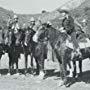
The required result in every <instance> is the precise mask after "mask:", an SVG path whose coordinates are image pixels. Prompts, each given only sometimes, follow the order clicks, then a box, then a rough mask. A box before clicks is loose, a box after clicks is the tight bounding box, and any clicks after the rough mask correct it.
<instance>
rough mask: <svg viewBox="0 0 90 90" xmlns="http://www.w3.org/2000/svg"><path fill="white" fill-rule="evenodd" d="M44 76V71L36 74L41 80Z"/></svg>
mask: <svg viewBox="0 0 90 90" xmlns="http://www.w3.org/2000/svg"><path fill="white" fill-rule="evenodd" d="M43 78H44V72H40V75H39V76H38V79H40V80H42V79H43Z"/></svg>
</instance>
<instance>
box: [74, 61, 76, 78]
mask: <svg viewBox="0 0 90 90" xmlns="http://www.w3.org/2000/svg"><path fill="white" fill-rule="evenodd" d="M73 67H74V71H73V77H74V78H75V77H76V61H75V60H73Z"/></svg>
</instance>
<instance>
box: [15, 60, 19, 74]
mask: <svg viewBox="0 0 90 90" xmlns="http://www.w3.org/2000/svg"><path fill="white" fill-rule="evenodd" d="M16 74H17V75H19V70H18V58H16Z"/></svg>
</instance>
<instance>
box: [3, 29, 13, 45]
mask: <svg viewBox="0 0 90 90" xmlns="http://www.w3.org/2000/svg"><path fill="white" fill-rule="evenodd" d="M12 36H13V34H12V31H8V30H7V31H6V32H5V33H4V42H5V45H9V46H10V45H11V43H12Z"/></svg>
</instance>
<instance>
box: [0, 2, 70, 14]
mask: <svg viewBox="0 0 90 90" xmlns="http://www.w3.org/2000/svg"><path fill="white" fill-rule="evenodd" d="M67 1H70V0H0V7H3V8H5V9H9V10H13V11H14V12H15V13H19V14H36V13H41V11H42V10H46V11H53V10H55V9H56V8H58V7H60V6H61V5H62V4H64V3H65V2H67Z"/></svg>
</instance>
